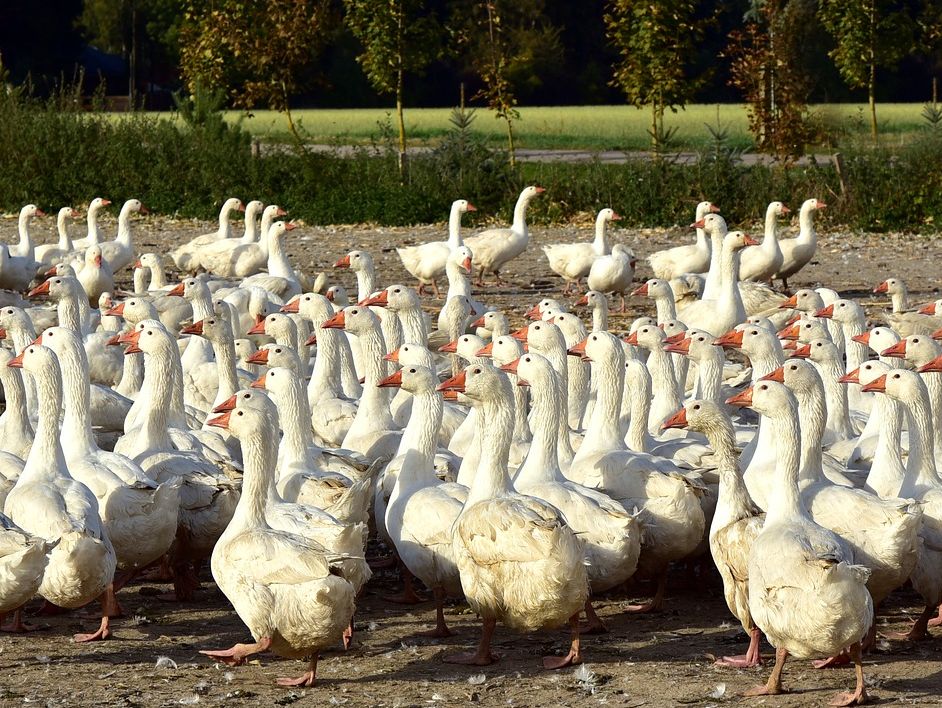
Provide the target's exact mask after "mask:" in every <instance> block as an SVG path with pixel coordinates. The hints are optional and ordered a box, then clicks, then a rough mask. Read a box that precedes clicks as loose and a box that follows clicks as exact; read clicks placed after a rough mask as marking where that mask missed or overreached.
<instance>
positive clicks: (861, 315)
mask: <svg viewBox="0 0 942 708" xmlns="http://www.w3.org/2000/svg"><path fill="white" fill-rule="evenodd" d="M814 316H815V317H820V318H823V319H832V320H834V321H835V322H840V323H841V324H860V325H863V324H864V323H865V322H866V319H867V315H866V313H865V312H864V309H863V308H862V307H861V306H860V305H858V304H857V303H856V302H854V301H853V300H847V299H845V298H837V299H836V300H834V301H833V302H831V303H830V304H828V305H826V306H825V307H822V308H821V309H820V310H818V311H817V312H815V313H814Z"/></svg>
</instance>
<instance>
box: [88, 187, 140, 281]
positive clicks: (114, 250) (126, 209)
mask: <svg viewBox="0 0 942 708" xmlns="http://www.w3.org/2000/svg"><path fill="white" fill-rule="evenodd" d="M149 213H150V212H149V211H148V210H147V207H145V206H144V205H143V204H141V202H140V200H138V199H128V200H127V201H126V202H125V203H124V206H122V207H121V213H120V214H118V236H117V238H116V239H115V240H114V241H105V242H104V243H101V244H99V245H100V246H101V255H102V257H103V258H104V259H105V260H106V261H107V262H108V265H109V266H111V270H112V271H119V270H121V269H122V268H126V267H127V266H129V265H131V264H132V263H133V262H134V258H135V256H134V244H133V243H132V241H131V214H149Z"/></svg>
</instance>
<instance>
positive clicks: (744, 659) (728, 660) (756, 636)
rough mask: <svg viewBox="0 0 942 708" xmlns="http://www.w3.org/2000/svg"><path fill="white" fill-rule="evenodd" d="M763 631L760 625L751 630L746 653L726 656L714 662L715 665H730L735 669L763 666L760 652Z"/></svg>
mask: <svg viewBox="0 0 942 708" xmlns="http://www.w3.org/2000/svg"><path fill="white" fill-rule="evenodd" d="M761 639H762V632H761V631H760V630H759V628H758V627H753V628H752V629H751V630H749V648H748V649H747V650H746V653H745V654H741V655H739V656H724V657H723V658H722V659H719V660H718V661H715V662H713V665H714V666H728V667H730V668H734V669H748V668H751V667H753V666H762V654H761V653H760V652H759V642H760V641H761Z"/></svg>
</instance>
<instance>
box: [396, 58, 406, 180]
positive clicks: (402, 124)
mask: <svg viewBox="0 0 942 708" xmlns="http://www.w3.org/2000/svg"><path fill="white" fill-rule="evenodd" d="M402 85H403V79H402V69H401V68H400V69H399V71H398V72H397V76H396V120H397V121H398V122H399V181H400V182H402V183H403V184H405V181H406V120H405V117H404V115H403V108H402Z"/></svg>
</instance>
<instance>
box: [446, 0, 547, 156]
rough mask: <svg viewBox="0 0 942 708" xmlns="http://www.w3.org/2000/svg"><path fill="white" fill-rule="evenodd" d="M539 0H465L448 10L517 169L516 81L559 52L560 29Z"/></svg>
mask: <svg viewBox="0 0 942 708" xmlns="http://www.w3.org/2000/svg"><path fill="white" fill-rule="evenodd" d="M543 10H544V0H516V1H514V0H465V2H462V3H459V4H458V5H456V7H455V8H454V9H453V12H452V15H453V17H457V18H458V21H457V22H456V28H455V29H456V35H455V38H456V40H457V44H458V47H459V48H460V50H461V51H462V53H463V56H464V57H465V59H466V61H467V63H468V65H469V66H470V68H471V70H472V71H473V72H474V73H475V74H477V76H478V77H480V79H481V83H482V87H481V89H480V91H478V92H477V93H476V94H474V96H472V97H471V100H472V101H474V100H477V99H479V98H483V99H484V100H485V101H487V105H488V108H490V109H491V110H492V111H494V115H495V117H496V118H497V119H498V120H501V119H502V120H504V121H505V122H506V124H507V154H508V158H509V160H510V165H511V166H512V167H513V166H515V165H516V146H515V139H514V121H516V120H519V119H520V112H519V111H518V110H517V98H516V96H515V94H514V85H515V82H516V81H519V80H521V79H522V78H523V77H535V76H536V75H537V74H538V72H537V71H536V69H537V68H538V67H539V65H540V63H541V61H543V60H545V59H546V58H547V57H556V58H558V57H559V56H560V55H561V54H562V46H561V45H560V42H559V31H558V30H557V29H556V28H555V27H553V26H552V24H550V22H549V20H548V19H547V18H546V16H545V14H544V12H543Z"/></svg>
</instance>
